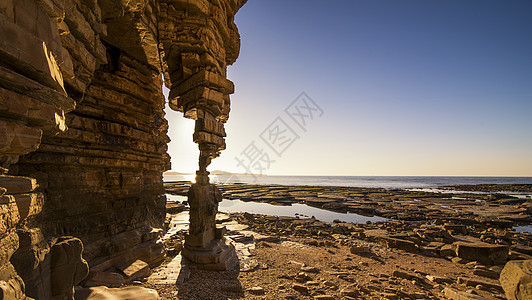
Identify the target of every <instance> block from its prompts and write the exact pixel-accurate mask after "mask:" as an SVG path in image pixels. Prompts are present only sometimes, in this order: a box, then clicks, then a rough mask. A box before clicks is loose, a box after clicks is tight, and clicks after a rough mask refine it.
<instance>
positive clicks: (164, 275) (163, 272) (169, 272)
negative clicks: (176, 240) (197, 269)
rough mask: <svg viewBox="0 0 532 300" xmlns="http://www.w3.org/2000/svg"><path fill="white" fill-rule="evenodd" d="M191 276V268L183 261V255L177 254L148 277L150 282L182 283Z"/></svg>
mask: <svg viewBox="0 0 532 300" xmlns="http://www.w3.org/2000/svg"><path fill="white" fill-rule="evenodd" d="M189 276H190V268H189V267H188V265H187V264H186V263H185V261H183V258H182V256H181V255H177V256H176V257H174V259H172V261H170V263H168V264H167V265H165V266H164V267H162V268H159V269H157V271H156V272H154V273H153V274H151V275H150V277H148V283H150V284H176V283H182V282H183V281H185V279H187V278H188V277H189Z"/></svg>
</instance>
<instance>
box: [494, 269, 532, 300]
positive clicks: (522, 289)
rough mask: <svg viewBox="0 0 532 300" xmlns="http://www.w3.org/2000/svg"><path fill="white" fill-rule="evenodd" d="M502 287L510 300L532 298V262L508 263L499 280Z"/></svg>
mask: <svg viewBox="0 0 532 300" xmlns="http://www.w3.org/2000/svg"><path fill="white" fill-rule="evenodd" d="M499 281H500V282H501V286H502V288H503V289H504V292H505V293H506V297H507V298H508V299H510V300H524V299H531V298H532V260H514V261H510V262H508V263H507V264H506V265H505V266H504V269H503V270H502V272H501V277H500V278H499Z"/></svg>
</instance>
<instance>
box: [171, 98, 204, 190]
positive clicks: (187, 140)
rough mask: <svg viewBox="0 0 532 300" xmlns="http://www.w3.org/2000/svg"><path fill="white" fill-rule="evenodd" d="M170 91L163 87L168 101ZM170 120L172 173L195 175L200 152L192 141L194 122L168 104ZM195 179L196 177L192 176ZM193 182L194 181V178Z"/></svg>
mask: <svg viewBox="0 0 532 300" xmlns="http://www.w3.org/2000/svg"><path fill="white" fill-rule="evenodd" d="M168 92H169V90H168V89H167V88H166V87H163V93H164V96H165V98H166V99H168ZM164 111H165V113H166V120H168V137H170V142H169V143H168V154H170V157H171V161H172V171H175V172H180V173H190V174H195V173H196V170H197V169H198V157H199V150H198V145H196V144H195V143H194V142H193V140H192V135H193V134H194V120H191V119H187V118H185V117H183V113H181V112H178V111H174V110H172V109H171V108H170V107H169V106H168V103H167V104H166V106H165V109H164ZM190 176H192V177H195V175H190ZM191 181H194V178H192V180H191Z"/></svg>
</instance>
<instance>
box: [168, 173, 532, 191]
mask: <svg viewBox="0 0 532 300" xmlns="http://www.w3.org/2000/svg"><path fill="white" fill-rule="evenodd" d="M194 176H195V175H192V174H190V175H187V174H185V175H174V174H172V175H164V176H163V179H164V181H166V182H169V181H193V180H194ZM210 180H211V182H212V183H216V184H238V183H241V184H257V185H292V186H299V185H301V186H343V187H364V188H395V189H431V188H438V187H443V186H450V185H465V184H532V177H461V176H275V175H242V174H227V175H225V174H224V175H210Z"/></svg>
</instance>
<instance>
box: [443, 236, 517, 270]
mask: <svg viewBox="0 0 532 300" xmlns="http://www.w3.org/2000/svg"><path fill="white" fill-rule="evenodd" d="M453 249H454V250H455V252H456V256H458V257H460V258H463V259H467V260H469V261H478V262H479V263H481V264H484V265H502V264H504V263H506V260H507V259H508V250H509V247H508V246H505V245H494V244H487V243H468V242H456V243H453Z"/></svg>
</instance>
